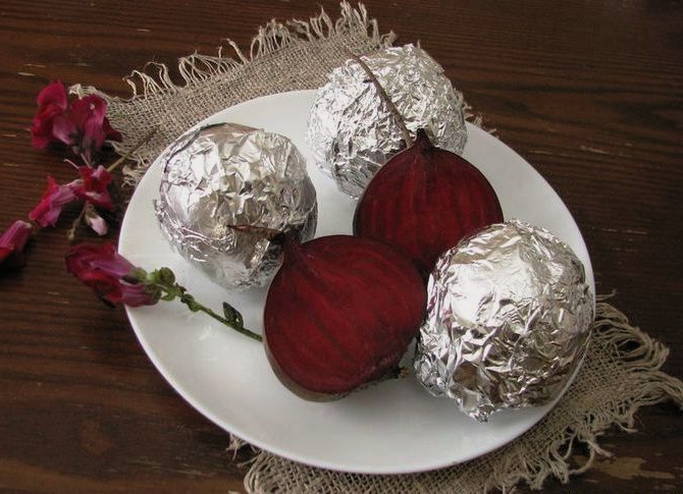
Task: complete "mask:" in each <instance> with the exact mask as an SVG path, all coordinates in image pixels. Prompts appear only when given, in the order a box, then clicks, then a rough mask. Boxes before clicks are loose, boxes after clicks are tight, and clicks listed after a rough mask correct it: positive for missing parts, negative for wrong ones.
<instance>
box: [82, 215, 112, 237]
mask: <svg viewBox="0 0 683 494" xmlns="http://www.w3.org/2000/svg"><path fill="white" fill-rule="evenodd" d="M85 222H86V223H87V224H88V226H89V227H90V228H91V229H92V230H93V231H94V232H95V233H97V234H98V235H99V236H102V235H106V234H107V232H108V231H109V225H107V222H106V221H104V218H102V217H101V216H100V215H99V214H97V213H96V212H95V211H94V210H89V211H88V212H86V213H85Z"/></svg>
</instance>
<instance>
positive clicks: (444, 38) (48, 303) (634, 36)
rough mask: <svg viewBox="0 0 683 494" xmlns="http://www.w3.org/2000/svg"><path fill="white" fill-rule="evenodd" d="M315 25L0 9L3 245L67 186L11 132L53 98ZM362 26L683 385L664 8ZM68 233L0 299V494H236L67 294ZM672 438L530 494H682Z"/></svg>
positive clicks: (210, 10)
mask: <svg viewBox="0 0 683 494" xmlns="http://www.w3.org/2000/svg"><path fill="white" fill-rule="evenodd" d="M318 3H322V4H323V5H324V7H325V9H326V10H327V11H328V12H330V13H334V15H336V12H337V11H338V9H337V6H336V3H335V2H334V1H321V2H303V1H294V0H292V1H279V2H273V1H264V0H262V1H217V0H208V1H198V0H195V1H187V2H180V1H161V0H150V1H146V2H133V1H114V0H109V1H105V0H93V1H90V2H87V1H86V2H82V1H75V0H60V1H56V0H37V1H34V2H28V1H23V0H3V1H2V2H0V229H4V228H6V226H7V225H8V224H9V223H10V222H11V221H12V220H13V219H15V218H22V217H24V216H25V215H26V213H27V212H28V210H29V209H30V208H31V207H32V206H33V205H34V203H35V202H36V201H37V199H38V197H39V196H40V194H41V192H42V189H43V187H44V177H45V175H46V174H52V175H54V176H55V177H56V178H57V179H58V180H60V181H66V180H70V179H71V173H72V172H71V170H69V169H68V168H67V167H65V166H63V165H62V164H60V162H59V159H58V158H56V157H55V156H54V155H50V154H47V153H44V152H40V151H37V150H34V149H32V148H31V146H30V139H29V136H28V133H27V132H26V128H27V127H28V126H29V125H30V120H31V117H32V115H33V112H34V110H35V103H34V99H35V96H36V93H37V92H38V91H39V89H40V88H41V87H43V86H44V85H45V84H46V83H47V82H48V81H49V80H51V79H53V78H59V79H62V80H64V81H65V82H67V83H75V82H84V83H88V84H94V85H96V86H98V87H99V88H101V89H103V90H106V91H109V92H113V93H117V94H121V95H125V94H127V87H126V86H125V85H124V83H123V82H122V81H121V76H123V75H126V74H127V73H128V72H129V71H130V70H131V69H132V68H140V67H142V65H143V64H144V63H145V62H147V61H149V60H154V61H159V62H165V63H169V64H171V65H173V62H174V60H175V59H176V58H177V57H178V56H181V55H184V54H188V53H190V52H192V51H194V50H198V51H199V52H202V53H209V54H213V53H215V49H216V46H217V45H218V44H219V43H220V40H221V38H225V37H231V38H233V39H234V40H235V41H237V42H238V43H239V44H240V45H242V46H248V43H249V41H250V38H251V36H252V35H253V33H254V30H255V28H256V26H258V25H260V24H263V23H264V22H266V21H268V20H269V19H270V18H271V17H278V18H280V19H287V18H291V17H308V16H309V15H312V14H314V13H316V12H317V10H318ZM367 6H368V8H369V10H370V13H371V14H372V15H373V16H375V17H377V18H378V20H379V22H380V27H381V29H382V30H384V31H386V30H389V29H393V30H394V31H395V32H396V33H398V34H399V35H400V40H399V41H400V42H410V41H415V40H420V41H421V43H422V46H423V47H424V48H426V49H427V50H428V51H429V52H430V53H431V54H432V55H433V56H434V57H435V58H436V59H437V60H438V61H440V62H441V63H442V64H443V65H444V67H445V68H446V71H447V73H448V75H449V77H450V78H451V79H452V80H453V81H454V83H455V85H456V86H457V87H458V88H460V89H461V90H462V91H463V92H464V93H465V95H466V97H467V99H468V101H469V102H470V104H472V105H473V106H474V108H475V109H476V110H477V111H480V112H482V113H483V114H484V115H485V117H486V123H487V125H488V126H489V127H494V128H496V129H498V134H499V136H500V138H501V139H502V140H503V141H505V142H506V143H507V144H509V145H510V146H512V147H513V148H514V149H516V150H517V151H518V152H519V153H520V154H521V155H522V156H524V157H525V158H526V159H527V160H529V161H530V162H531V163H532V164H533V165H534V166H535V167H536V168H537V169H538V170H539V171H540V172H541V173H542V174H543V176H544V177H545V178H546V179H547V180H548V181H549V182H550V183H551V185H552V186H553V187H554V188H555V189H556V190H557V192H558V193H559V194H560V196H561V197H562V198H563V199H564V201H565V202H566V204H567V205H568V207H569V209H570V210H571V212H572V213H573V214H574V216H575V217H576V220H577V222H578V223H579V225H580V227H581V229H582V231H583V233H584V236H585V238H586V241H587V243H588V246H589V249H590V253H591V256H592V259H593V265H594V268H595V273H596V278H597V284H598V290H599V291H600V292H603V293H604V292H609V291H611V290H612V289H616V290H617V295H616V297H615V298H614V303H615V304H616V305H617V306H618V307H620V308H621V309H622V310H624V311H625V312H627V313H628V314H629V316H630V317H631V318H632V321H634V322H635V323H636V324H638V325H640V326H641V327H642V328H643V329H645V330H646V331H648V332H649V333H650V334H652V335H653V336H655V337H657V338H658V339H660V340H661V341H663V342H665V343H666V344H667V345H669V346H670V347H671V350H672V354H671V356H670V358H669V361H668V362H667V364H666V365H665V370H666V371H667V372H669V373H671V374H673V375H675V376H678V377H680V376H682V375H683V337H682V336H681V332H680V330H681V329H682V324H681V322H682V321H681V302H682V299H681V296H682V295H683V290H682V287H683V285H682V283H681V277H682V275H683V270H682V269H681V259H680V256H681V247H680V243H681V240H682V239H683V235H681V234H682V229H681V227H682V225H683V221H682V220H683V218H682V204H681V199H680V194H681V189H682V188H683V181H682V180H681V178H682V175H683V172H682V171H681V169H682V165H683V162H682V160H681V157H682V155H683V154H682V149H681V138H682V137H683V127H682V124H683V105H682V102H683V91H682V89H683V5H682V4H681V2H680V1H671V0H651V1H645V0H641V1H638V0H630V1H615V0H602V1H592V2H588V1H580V0H571V1H570V0H566V1H562V2H545V1H543V0H537V1H504V2H503V1H494V0H459V1H457V2H455V1H446V0H444V1H441V2H415V1H412V2H410V1H405V0H401V1H392V2H386V1H374V0H373V1H368V2H367ZM539 207H542V205H539ZM74 214H75V213H74V212H72V213H70V216H69V215H67V218H65V219H64V222H63V223H62V224H63V225H66V224H67V223H68V222H69V220H70V219H71V218H73V215H74ZM64 230H65V228H64V227H62V228H60V229H57V230H47V231H42V232H41V233H40V234H39V235H38V236H37V238H36V240H35V241H34V242H33V244H32V246H31V248H30V250H29V259H28V265H27V266H26V268H25V269H24V270H23V271H22V272H19V273H14V274H11V275H5V276H3V277H2V278H1V279H0V307H1V310H0V490H2V491H3V492H142V491H144V492H228V491H229V490H234V491H241V490H242V481H241V479H242V476H243V474H244V471H245V470H244V469H243V468H240V467H239V466H238V464H237V462H234V461H232V459H231V457H230V456H229V455H227V454H226V452H225V448H226V446H227V436H226V434H225V433H224V432H223V431H221V430H220V429H219V428H217V427H216V426H214V425H212V424H211V423H210V422H209V421H208V420H207V419H205V418H204V417H202V416H201V415H200V414H199V413H197V412H195V411H194V410H193V409H192V408H190V406H189V405H187V404H186V403H185V402H184V401H183V400H182V399H181V398H180V397H179V396H178V395H176V394H175V392H174V391H173V390H172V389H171V388H170V386H169V385H168V384H166V382H165V381H164V380H163V379H162V377H161V376H160V375H159V374H158V373H157V372H156V370H155V369H154V368H153V366H152V364H151V363H150V361H149V360H148V359H147V357H146V356H145V354H144V352H143V351H142V349H141V348H140V346H139V344H138V342H137V340H136V339H135V336H134V335H133V333H132V331H131V330H130V328H129V326H128V323H127V321H126V319H125V316H124V314H123V312H122V311H121V310H114V311H112V310H111V309H108V308H107V307H105V306H103V305H101V304H100V303H99V302H97V301H96V300H95V298H94V297H93V296H92V295H91V293H90V292H89V291H88V290H87V289H86V288H84V287H82V286H80V285H79V284H77V282H76V281H75V280H74V279H72V278H71V277H70V276H68V275H67V274H66V273H65V270H64V262H63V257H62V253H63V252H64V251H65V249H66V248H67V241H66V238H65V234H64ZM680 419H681V413H680V411H678V410H677V409H676V408H675V407H674V406H673V405H658V406H655V407H649V408H645V409H643V410H642V411H641V412H640V414H639V415H638V421H637V427H638V430H639V432H637V433H635V434H626V433H623V432H614V433H611V434H609V435H607V436H606V437H604V438H602V444H603V446H604V447H605V448H606V449H608V450H610V451H612V452H613V453H615V455H616V457H615V458H613V459H601V460H599V461H598V462H597V464H596V466H595V468H594V469H592V470H590V471H589V472H588V473H586V474H584V475H582V476H579V477H575V478H573V479H572V480H571V481H570V483H569V484H566V485H562V484H560V483H559V482H557V481H549V482H547V484H546V489H547V492H563V493H569V492H595V493H614V492H619V493H621V492H654V491H657V492H660V491H661V492H667V491H670V492H683V443H682V441H683V433H682V432H681V421H680ZM406 447H410V446H409V445H406Z"/></svg>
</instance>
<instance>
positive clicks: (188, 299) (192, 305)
mask: <svg viewBox="0 0 683 494" xmlns="http://www.w3.org/2000/svg"><path fill="white" fill-rule="evenodd" d="M180 301H181V302H182V303H184V304H185V305H187V306H188V308H189V309H190V310H191V311H192V312H203V313H204V314H207V315H209V316H211V317H213V318H214V319H215V320H216V321H219V322H222V323H223V324H225V325H226V326H228V327H230V328H232V329H234V330H235V331H237V332H238V333H242V334H243V335H245V336H248V337H249V338H252V339H254V340H256V341H263V338H262V337H261V335H259V334H256V333H254V332H253V331H250V330H249V329H247V328H245V327H244V326H242V325H239V324H235V322H234V321H229V320H228V319H226V318H225V317H222V316H220V315H219V314H217V313H215V312H214V311H213V310H211V309H209V308H208V307H206V306H204V305H202V304H200V303H199V302H197V301H196V300H195V298H194V297H193V296H192V295H190V294H189V293H184V294H183V295H181V296H180Z"/></svg>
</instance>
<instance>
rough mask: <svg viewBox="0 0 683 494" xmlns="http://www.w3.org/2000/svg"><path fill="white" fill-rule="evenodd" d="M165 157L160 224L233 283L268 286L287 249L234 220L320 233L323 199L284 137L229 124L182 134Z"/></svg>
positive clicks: (178, 244) (194, 258) (178, 245)
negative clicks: (245, 230) (237, 228)
mask: <svg viewBox="0 0 683 494" xmlns="http://www.w3.org/2000/svg"><path fill="white" fill-rule="evenodd" d="M162 159H164V160H165V164H164V169H163V174H162V178H161V185H160V187H159V200H158V201H155V210H156V215H157V218H158V220H159V224H160V226H161V230H162V231H163V232H164V234H165V235H166V237H167V238H168V240H169V242H170V244H171V245H172V246H173V247H174V248H175V249H176V250H177V251H178V252H179V253H180V254H182V255H183V256H184V257H185V258H186V259H187V260H188V261H190V262H191V263H193V264H195V265H196V266H198V267H200V268H201V269H202V270H204V271H205V272H206V273H207V274H208V275H209V276H210V277H211V278H213V279H214V280H216V281H217V282H219V283H220V284H222V285H224V286H227V287H237V288H248V287H252V286H261V285H263V284H265V283H266V282H267V281H268V280H269V278H270V277H271V275H272V274H273V273H274V271H275V269H276V268H277V267H278V266H279V262H280V254H281V249H280V247H278V246H276V245H274V244H271V242H269V241H268V240H266V239H263V238H261V237H260V236H258V235H254V234H250V233H243V232H237V231H235V230H234V229H232V228H230V226H233V225H254V226H260V227H267V228H272V229H276V230H280V231H284V230H291V229H294V230H296V231H298V232H299V235H300V237H301V239H302V241H305V240H308V239H310V238H312V237H313V235H314V234H315V228H316V223H317V211H318V209H317V202H316V194H315V189H314V187H313V184H312V183H311V180H310V179H309V177H308V175H307V173H306V163H305V161H304V158H303V157H302V155H301V153H299V151H298V150H297V149H296V147H295V146H294V144H293V143H292V142H291V141H290V140H289V139H287V138H286V137H284V136H281V135H278V134H274V133H271V132H266V131H264V130H257V129H252V128H249V127H243V126H240V125H235V124H230V123H225V124H218V125H212V126H207V127H204V128H201V129H199V130H196V131H192V132H189V133H187V134H185V135H183V136H182V137H180V138H179V139H178V140H177V141H176V142H175V143H174V145H173V146H172V147H171V148H170V149H169V151H168V152H167V153H166V154H165V155H164V156H163V157H162Z"/></svg>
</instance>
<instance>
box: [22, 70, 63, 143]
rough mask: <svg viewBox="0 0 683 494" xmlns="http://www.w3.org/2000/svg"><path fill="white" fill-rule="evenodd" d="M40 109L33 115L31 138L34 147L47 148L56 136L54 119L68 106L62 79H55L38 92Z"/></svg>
mask: <svg viewBox="0 0 683 494" xmlns="http://www.w3.org/2000/svg"><path fill="white" fill-rule="evenodd" d="M37 102H38V111H37V112H36V115H35V116H34V117H33V125H32V126H31V138H32V141H33V147H36V148H38V149H45V148H46V147H47V146H48V145H49V144H50V143H51V142H54V140H55V138H54V135H53V133H52V130H53V125H54V120H55V118H56V117H58V116H61V115H63V114H64V112H65V111H66V110H67V108H68V104H69V103H68V99H67V96H66V88H64V84H62V83H61V82H60V81H54V82H52V83H51V84H48V85H47V86H45V87H44V88H43V90H42V91H40V93H38V98H37Z"/></svg>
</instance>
